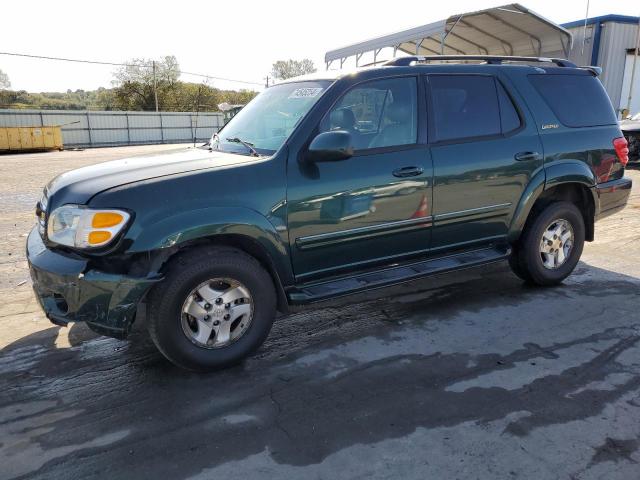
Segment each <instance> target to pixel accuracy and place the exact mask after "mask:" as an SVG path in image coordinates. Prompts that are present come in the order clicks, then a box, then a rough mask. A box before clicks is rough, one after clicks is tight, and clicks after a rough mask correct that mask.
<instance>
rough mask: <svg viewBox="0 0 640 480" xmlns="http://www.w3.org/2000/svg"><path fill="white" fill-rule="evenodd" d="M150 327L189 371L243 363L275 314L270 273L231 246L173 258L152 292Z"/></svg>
mask: <svg viewBox="0 0 640 480" xmlns="http://www.w3.org/2000/svg"><path fill="white" fill-rule="evenodd" d="M148 311H149V315H148V322H147V327H148V330H149V334H150V336H151V339H152V340H153V342H154V343H155V345H156V346H157V347H158V349H159V350H160V352H162V354H163V355H164V356H165V357H167V358H168V359H169V360H170V361H172V362H173V363H175V364H176V365H178V366H180V367H183V368H186V369H189V370H199V371H205V370H212V369H216V368H222V367H225V366H229V365H232V364H234V363H237V362H239V361H240V360H242V359H243V358H245V357H246V356H247V355H249V354H250V353H251V352H253V351H254V350H255V349H257V348H258V347H259V346H260V345H261V344H262V342H264V340H265V339H266V337H267V335H268V334H269V331H270V330H271V326H272V324H273V320H274V318H275V313H276V293H275V288H274V285H273V281H272V280H271V276H270V275H269V274H268V273H267V272H266V271H265V270H264V268H262V266H261V265H260V263H259V262H258V261H257V260H255V259H254V258H253V257H250V256H248V255H246V254H244V253H243V252H241V251H239V250H236V249H231V248H199V249H197V250H194V251H192V252H188V253H186V254H183V255H181V256H180V257H178V258H176V259H174V260H173V261H172V262H171V263H170V265H169V268H168V270H167V273H166V276H165V279H164V280H163V281H162V282H161V283H160V284H159V285H157V286H156V287H155V288H154V289H153V290H152V291H151V293H150V296H149V300H148Z"/></svg>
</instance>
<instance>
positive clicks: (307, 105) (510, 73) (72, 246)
mask: <svg viewBox="0 0 640 480" xmlns="http://www.w3.org/2000/svg"><path fill="white" fill-rule="evenodd" d="M627 161H628V149H627V144H626V141H625V139H624V137H623V136H622V133H621V131H620V128H619V127H618V123H617V121H616V116H615V114H614V111H613V108H612V107H611V103H610V101H609V99H608V97H607V95H606V93H605V91H604V89H603V87H602V85H601V83H600V81H599V80H598V78H597V72H595V71H594V69H591V68H578V67H576V66H575V65H573V64H571V63H569V62H567V61H566V60H559V59H544V58H524V57H468V56H467V57H443V56H440V57H403V58H397V59H394V60H392V61H390V62H387V63H386V64H384V65H382V66H378V67H374V68H368V69H362V70H358V71H355V72H351V73H332V72H325V73H321V74H317V75H313V76H308V77H299V78H296V79H292V80H289V81H285V82H283V83H280V84H277V85H275V86H272V87H270V88H268V89H266V90H265V91H264V92H262V93H261V94H260V95H258V96H257V97H256V98H255V99H254V100H253V101H252V102H251V103H249V104H248V105H247V106H246V107H245V108H244V109H243V110H242V111H241V112H240V113H238V114H237V115H236V116H235V117H234V118H233V119H232V120H231V121H230V122H229V123H228V124H227V125H226V126H225V127H224V128H223V129H222V130H221V131H220V132H219V133H218V134H216V135H214V138H213V139H212V141H211V143H210V144H209V148H203V149H188V150H184V151H180V152H177V153H175V152H174V153H170V154H160V155H153V156H148V157H139V158H133V159H125V160H119V161H114V162H107V163H102V164H98V165H94V166H90V167H85V168H81V169H78V170H74V171H71V172H68V173H64V174H62V175H60V176H59V177H57V178H55V179H54V180H52V181H51V182H50V183H49V184H48V185H47V186H46V188H45V189H44V194H43V197H42V199H41V200H40V202H39V203H38V205H37V216H38V223H37V225H36V227H35V228H34V229H33V231H32V232H31V234H30V235H29V238H28V241H27V253H28V259H29V265H30V269H31V277H32V279H33V286H34V289H35V292H36V295H37V297H38V299H39V302H40V304H41V305H42V308H43V309H44V311H45V313H46V315H47V317H48V318H49V319H50V320H51V321H52V322H53V323H55V324H58V325H66V324H67V323H68V322H86V323H87V325H88V326H89V327H90V328H91V329H93V330H94V331H96V332H99V333H101V334H104V335H109V336H113V337H120V338H122V337H125V336H126V335H127V333H128V332H129V331H130V329H131V326H132V324H133V322H134V320H135V318H136V313H137V312H145V314H146V323H147V328H148V331H149V333H150V335H151V338H152V339H153V341H154V342H155V344H156V345H157V347H158V348H159V350H160V351H161V352H162V353H163V354H164V355H165V356H166V357H167V358H168V359H169V360H171V361H172V362H174V363H176V364H177V365H180V366H182V367H185V368H188V369H195V370H207V369H212V368H217V367H221V366H226V365H229V364H232V363H234V362H237V361H239V360H240V359H242V358H244V357H246V356H247V355H248V354H249V353H251V352H252V351H254V350H255V349H256V348H258V346H260V344H261V343H262V342H263V341H264V340H265V338H266V337H267V335H268V333H269V330H270V329H271V325H272V323H273V321H274V319H275V318H276V315H277V312H280V313H282V314H286V313H287V312H288V311H289V308H290V306H291V305H299V304H309V303H312V302H315V301H318V300H324V299H328V298H334V297H338V296H342V295H347V294H351V293H354V292H359V291H363V290H368V289H374V288H380V287H383V286H387V285H391V284H397V283H400V282H405V281H408V280H412V279H415V278H418V277H425V276H429V275H433V274H437V273H442V272H446V271H453V270H458V269H462V268H468V267H471V266H477V265H483V264H487V263H490V262H495V261H500V260H508V261H509V263H510V265H511V267H512V269H513V271H514V272H515V274H516V275H518V276H519V277H521V278H522V279H523V280H525V281H527V282H531V283H534V284H538V285H553V284H557V283H559V282H561V281H562V280H563V279H564V278H565V277H567V276H568V275H569V274H570V273H571V271H572V270H573V269H574V268H575V266H576V264H577V262H578V260H579V258H580V255H581V253H582V248H583V244H584V241H585V240H586V241H592V240H593V238H594V222H595V221H596V220H597V219H598V218H601V217H603V216H605V215H608V214H611V213H613V212H615V211H616V210H618V209H620V208H622V207H624V205H625V203H626V201H627V198H628V196H629V193H630V189H631V181H630V180H629V179H627V178H624V177H623V174H624V167H625V164H626V163H627ZM142 303H144V304H145V306H146V308H140V309H139V308H138V307H139V306H140V305H141V304H142Z"/></svg>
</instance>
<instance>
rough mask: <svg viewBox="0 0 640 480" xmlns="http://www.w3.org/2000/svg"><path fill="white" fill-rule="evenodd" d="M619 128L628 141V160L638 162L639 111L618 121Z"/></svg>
mask: <svg viewBox="0 0 640 480" xmlns="http://www.w3.org/2000/svg"><path fill="white" fill-rule="evenodd" d="M620 130H622V133H623V134H624V136H625V137H626V138H627V142H628V143H629V161H630V162H640V113H636V114H635V115H633V116H628V117H627V118H625V119H624V120H622V121H620Z"/></svg>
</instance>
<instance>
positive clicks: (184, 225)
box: [127, 207, 293, 312]
mask: <svg viewBox="0 0 640 480" xmlns="http://www.w3.org/2000/svg"><path fill="white" fill-rule="evenodd" d="M130 242H131V244H130V246H129V249H128V252H127V253H143V254H146V253H150V254H151V256H152V257H153V258H154V260H153V262H152V264H153V267H152V268H151V270H152V271H156V272H159V273H161V271H162V269H163V267H164V266H165V265H167V263H168V262H169V261H170V260H172V259H174V258H175V256H176V255H178V254H183V253H185V252H187V251H190V250H193V249H195V248H205V247H230V248H235V249H237V250H240V251H242V252H244V253H246V254H247V255H250V256H252V257H254V258H255V259H256V260H258V261H259V262H260V263H261V265H262V266H263V268H265V270H267V272H268V273H269V275H270V276H271V278H272V280H273V283H274V285H275V287H276V291H277V295H278V310H279V311H281V312H286V311H288V304H287V301H286V296H285V294H284V287H285V286H286V285H289V284H290V283H291V282H292V278H293V273H292V270H291V262H290V260H289V249H288V245H287V244H286V243H285V242H284V241H283V239H282V237H281V236H280V234H279V233H278V231H277V230H276V228H275V226H274V225H273V224H272V223H271V222H269V220H268V219H267V218H266V217H265V216H263V215H262V214H260V213H258V212H256V211H253V210H250V209H247V208H236V207H233V208H231V207H229V208H226V207H211V208H204V209H199V210H195V211H189V212H184V213H182V214H179V215H175V216H171V217H168V218H165V219H162V220H161V221H159V222H154V223H153V224H151V225H149V226H144V227H141V228H139V234H138V235H135V236H134V237H133V238H131V240H130Z"/></svg>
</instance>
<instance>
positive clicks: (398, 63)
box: [382, 55, 577, 68]
mask: <svg viewBox="0 0 640 480" xmlns="http://www.w3.org/2000/svg"><path fill="white" fill-rule="evenodd" d="M439 60H458V61H465V60H482V61H484V62H486V63H488V64H491V65H500V64H502V63H503V62H531V63H554V64H556V65H557V66H559V67H574V68H575V67H577V66H576V65H575V64H574V63H572V62H570V61H569V60H565V59H563V58H546V57H510V56H503V55H429V56H423V55H411V56H408V57H398V58H394V59H393V60H389V61H388V62H385V63H383V64H382V65H383V66H386V67H391V66H393V67H406V66H409V65H411V64H412V63H413V62H431V61H439Z"/></svg>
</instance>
